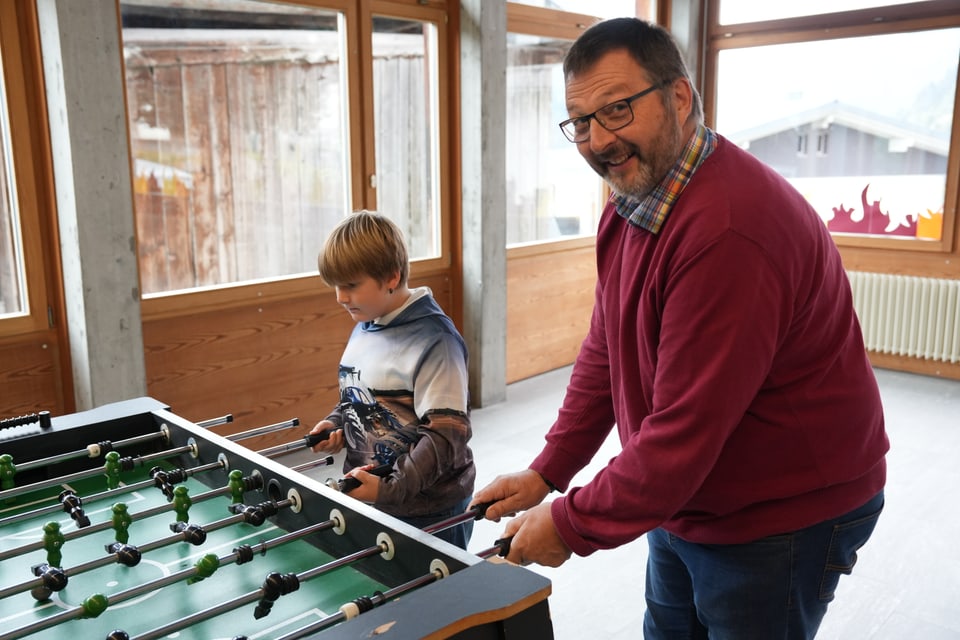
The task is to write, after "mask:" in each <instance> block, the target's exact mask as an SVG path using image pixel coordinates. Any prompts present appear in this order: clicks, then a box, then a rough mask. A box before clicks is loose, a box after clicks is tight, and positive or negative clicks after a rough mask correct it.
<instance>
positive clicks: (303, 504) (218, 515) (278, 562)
mask: <svg viewBox="0 0 960 640" xmlns="http://www.w3.org/2000/svg"><path fill="white" fill-rule="evenodd" d="M209 426H210V425H209V424H204V423H193V422H190V421H189V420H186V419H184V418H182V417H180V416H177V415H176V414H174V413H172V412H171V411H170V409H169V407H167V406H166V405H164V404H163V403H161V402H158V401H157V400H154V399H152V398H138V399H134V400H129V401H124V402H118V403H114V404H109V405H105V406H103V407H100V408H97V409H93V410H90V411H84V412H80V413H75V414H71V415H66V416H57V417H53V418H52V419H51V418H50V417H49V416H47V415H41V416H37V417H36V419H35V420H31V419H27V420H20V421H19V422H18V423H16V424H8V425H7V426H5V427H4V428H2V429H0V482H2V484H0V640H13V639H14V638H24V637H26V638H32V639H39V638H58V639H63V638H73V639H75V640H96V639H100V638H102V639H105V640H128V639H136V640H148V639H152V638H177V639H179V640H193V639H196V640H201V639H202V640H215V639H217V640H219V639H225V640H244V639H249V640H253V639H254V638H256V639H263V640H293V639H294V638H331V639H333V638H344V639H346V638H357V639H359V638H384V639H385V640H399V639H411V640H412V639H420V638H458V639H461V640H483V639H487V638H489V639H491V640H493V639H509V638H518V639H521V638H522V639H523V640H537V639H541V638H542V639H552V638H553V630H552V624H551V622H550V614H549V607H548V602H547V597H548V595H549V593H550V582H549V580H547V579H546V578H544V577H543V576H541V575H539V574H537V573H534V572H532V571H529V570H527V569H525V568H523V567H519V566H516V565H513V564H510V563H507V562H505V561H503V560H502V559H501V558H499V557H498V556H499V555H500V554H501V553H502V552H503V551H504V548H503V545H504V544H509V541H491V545H492V546H491V547H490V549H489V550H487V551H484V552H481V553H479V554H471V553H468V552H466V551H464V550H462V549H460V548H458V547H455V546H453V545H450V544H448V543H446V542H444V541H442V540H440V539H439V538H437V537H436V536H434V535H432V533H435V532H436V531H437V529H436V528H435V527H434V528H430V529H428V530H425V531H422V530H419V529H416V528H414V527H411V526H409V525H407V524H406V523H404V522H401V521H399V520H397V519H395V518H392V517H390V516H388V515H386V514H384V513H382V512H380V511H378V510H377V509H375V508H373V507H371V506H369V505H366V504H363V503H361V502H359V501H356V500H353V499H352V498H349V496H347V495H346V494H344V493H341V492H339V491H337V490H336V488H334V487H331V486H327V484H324V483H321V482H318V481H316V480H313V479H311V478H310V477H308V476H306V475H304V474H302V473H299V472H297V471H296V470H292V469H290V468H288V467H287V466H284V465H283V464H281V463H280V462H278V461H277V460H275V459H274V456H272V452H260V453H257V452H253V451H251V450H250V449H248V448H246V447H244V446H243V445H242V444H239V443H238V442H237V441H235V440H233V439H231V438H230V437H223V436H220V435H218V434H216V433H214V432H213V431H211V430H210V429H209V428H208V427H209ZM301 440H305V438H301ZM297 442H298V441H294V442H293V443H291V444H290V445H289V446H287V447H284V448H287V449H289V448H292V447H296V446H298V445H297ZM302 446H308V445H307V444H303V445H302ZM480 515H481V514H477V515H476V517H477V518H479V517H480ZM471 517H473V515H472V514H471V513H469V512H468V513H467V514H465V515H464V516H461V517H460V520H459V522H462V521H463V518H468V519H469V518H471ZM452 524H455V523H452ZM437 526H439V527H443V526H444V524H443V523H440V524H439V525H437Z"/></svg>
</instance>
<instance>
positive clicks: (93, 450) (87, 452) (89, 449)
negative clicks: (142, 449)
mask: <svg viewBox="0 0 960 640" xmlns="http://www.w3.org/2000/svg"><path fill="white" fill-rule="evenodd" d="M166 437H167V434H166V433H164V432H163V431H157V432H156V433H147V434H144V435H142V436H136V437H134V438H128V439H126V440H119V441H117V442H111V441H109V440H105V441H103V442H97V443H92V444H89V445H87V446H86V447H85V448H83V449H78V450H76V451H70V452H69V453H60V454H57V455H55V456H50V457H49V458H40V459H39V460H31V461H29V462H21V463H17V471H18V472H20V471H28V470H30V469H36V468H38V467H47V466H50V465H52V464H58V463H60V462H65V461H67V460H73V459H75V458H98V457H100V455H101V452H103V453H106V452H107V451H113V450H114V449H119V448H120V447H127V446H130V445H133V444H140V443H141V442H149V441H151V440H157V439H160V438H164V439H166ZM104 450H106V451H104Z"/></svg>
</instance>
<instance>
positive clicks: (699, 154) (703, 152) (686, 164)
mask: <svg viewBox="0 0 960 640" xmlns="http://www.w3.org/2000/svg"><path fill="white" fill-rule="evenodd" d="M716 148H717V134H715V133H714V132H713V131H711V130H710V129H708V128H707V127H705V126H704V125H702V124H701V125H699V126H698V127H697V131H696V132H695V133H694V134H693V135H692V136H690V140H688V141H687V144H686V146H685V147H684V148H683V151H682V152H681V154H680V158H679V159H678V160H677V163H676V164H675V165H674V166H673V168H672V169H671V170H670V171H669V173H667V175H666V176H665V177H664V178H663V180H661V181H660V184H658V185H657V186H656V187H654V188H653V190H652V191H651V192H650V193H648V194H647V195H646V196H645V197H644V198H641V199H640V200H637V199H636V198H631V197H629V196H619V195H613V196H611V199H612V200H613V204H614V206H615V207H616V209H617V213H618V214H620V216H622V217H623V218H626V220H627V221H628V222H630V224H633V225H636V226H638V227H640V228H641V229H646V230H647V231H649V232H650V233H658V232H659V231H660V227H661V226H663V222H664V220H666V219H667V214H669V213H670V210H671V209H672V208H673V205H674V203H675V202H676V201H677V198H679V197H680V194H681V193H683V189H684V187H686V186H687V183H688V182H690V178H692V177H693V174H694V172H695V171H696V170H697V168H698V167H699V166H700V165H701V164H703V161H704V160H706V159H707V156H709V155H710V154H711V153H713V150H714V149H716Z"/></svg>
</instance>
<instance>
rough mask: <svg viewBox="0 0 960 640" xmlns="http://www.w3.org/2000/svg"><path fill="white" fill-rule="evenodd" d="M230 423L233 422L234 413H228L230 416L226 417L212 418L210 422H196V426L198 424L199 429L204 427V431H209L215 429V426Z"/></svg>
mask: <svg viewBox="0 0 960 640" xmlns="http://www.w3.org/2000/svg"><path fill="white" fill-rule="evenodd" d="M229 422H233V414H232V413H228V414H227V415H225V416H220V417H219V418H210V419H209V420H202V421H200V422H196V423H194V424H196V425H197V426H198V427H202V428H204V429H209V428H210V427H215V426H217V425H218V424H227V423H229Z"/></svg>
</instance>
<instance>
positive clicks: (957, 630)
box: [291, 367, 960, 640]
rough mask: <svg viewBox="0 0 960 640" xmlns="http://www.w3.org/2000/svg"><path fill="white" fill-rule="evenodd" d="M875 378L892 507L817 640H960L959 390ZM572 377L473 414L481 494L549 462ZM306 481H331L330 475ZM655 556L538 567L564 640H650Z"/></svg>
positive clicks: (636, 553) (475, 546) (485, 528)
mask: <svg viewBox="0 0 960 640" xmlns="http://www.w3.org/2000/svg"><path fill="white" fill-rule="evenodd" d="M876 373H877V378H878V380H879V382H880V388H881V394H882V396H883V401H884V407H885V411H886V417H887V429H888V432H889V435H890V440H891V451H890V453H889V456H888V470H889V471H888V485H887V489H886V507H885V510H884V514H883V515H882V516H881V518H880V522H879V524H878V525H877V529H876V531H875V532H874V535H873V538H872V539H871V540H870V542H869V543H868V544H867V545H866V546H865V547H864V548H863V549H862V550H861V552H860V554H859V556H860V559H859V562H858V564H857V566H856V568H855V569H854V572H853V575H851V576H845V577H843V578H842V579H841V581H840V586H839V588H838V592H837V599H836V600H835V601H834V603H833V604H831V606H830V609H829V611H828V612H827V617H826V618H825V620H824V623H823V625H822V627H821V629H820V633H819V635H818V636H817V638H818V640H841V639H842V640H960V545H958V543H957V541H958V540H960V513H958V509H957V506H958V504H960V381H954V380H943V379H939V378H932V377H925V376H918V375H914V374H908V373H901V372H895V371H886V370H877V372H876ZM569 375H570V368H569V367H566V368H562V369H558V370H556V371H552V372H548V373H546V374H543V375H540V376H536V377H534V378H530V379H528V380H524V381H521V382H518V383H515V384H513V385H510V387H509V388H508V390H507V401H506V402H503V403H500V404H497V405H494V406H491V407H487V408H483V409H476V410H474V412H473V416H472V420H473V428H474V437H473V441H472V447H473V451H474V456H475V459H476V461H477V483H478V488H479V487H480V486H484V485H486V484H487V483H488V482H490V481H492V480H493V478H494V477H495V476H496V475H498V474H500V473H508V472H511V471H516V470H519V469H523V468H526V466H527V464H528V463H529V462H530V461H531V460H532V459H533V457H534V456H535V455H536V454H537V453H538V452H539V451H540V448H541V446H542V443H543V435H544V434H545V433H546V431H547V429H548V428H549V427H550V425H551V424H552V422H553V420H554V419H555V417H556V414H557V409H558V408H559V406H560V403H561V400H562V398H563V392H564V388H565V386H566V383H567V380H568V378H569ZM618 448H619V447H618V445H617V443H616V442H615V440H614V439H612V438H611V439H609V440H608V441H607V443H606V444H605V445H604V447H603V448H601V450H600V452H599V453H598V455H597V456H596V457H595V458H594V462H593V463H592V464H591V465H589V466H588V467H587V468H586V469H584V470H583V471H582V472H581V473H580V474H579V475H578V476H577V477H576V479H575V481H574V485H579V484H584V483H586V482H587V481H589V479H590V478H591V477H592V475H593V474H594V473H596V471H597V470H598V469H599V468H600V467H602V466H603V465H604V464H605V462H606V461H607V460H608V459H610V458H611V457H613V456H615V455H616V454H617V450H618ZM297 458H299V456H297ZM291 462H293V460H291ZM337 469H339V464H338V465H337ZM306 473H307V474H308V475H311V476H316V477H323V478H326V477H328V476H330V475H331V470H330V468H329V467H322V468H320V469H317V470H310V471H307V472H306ZM502 531H503V524H502V523H501V524H496V523H492V522H488V521H480V522H477V523H476V524H475V528H474V534H473V539H472V541H471V544H470V550H471V551H479V550H481V549H486V548H488V547H490V546H491V545H492V544H493V541H494V540H496V539H497V538H499V537H500V535H501V533H502ZM646 555H647V545H646V541H645V540H643V539H642V538H641V539H639V540H636V541H634V542H632V543H630V544H628V545H625V546H623V547H620V548H618V549H614V550H610V551H600V552H597V553H595V554H593V555H592V556H590V557H587V558H581V557H578V556H574V557H572V558H571V559H570V560H569V561H567V562H566V563H565V564H564V565H563V566H562V567H560V568H558V569H550V568H544V567H537V566H531V567H530V568H531V569H533V570H535V571H538V572H539V573H541V574H543V575H545V576H547V577H548V578H550V580H551V581H552V583H553V594H552V595H551V597H550V608H551V612H552V617H553V622H554V632H555V635H556V638H557V640H582V639H584V638H590V639H594V638H597V639H603V640H627V639H628V638H629V639H633V640H636V639H638V638H641V637H642V627H641V625H642V621H643V612H644V600H643V583H644V567H645V563H646Z"/></svg>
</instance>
